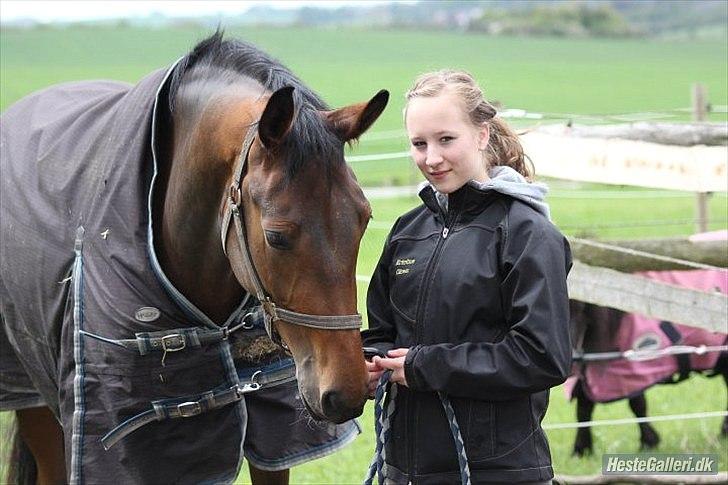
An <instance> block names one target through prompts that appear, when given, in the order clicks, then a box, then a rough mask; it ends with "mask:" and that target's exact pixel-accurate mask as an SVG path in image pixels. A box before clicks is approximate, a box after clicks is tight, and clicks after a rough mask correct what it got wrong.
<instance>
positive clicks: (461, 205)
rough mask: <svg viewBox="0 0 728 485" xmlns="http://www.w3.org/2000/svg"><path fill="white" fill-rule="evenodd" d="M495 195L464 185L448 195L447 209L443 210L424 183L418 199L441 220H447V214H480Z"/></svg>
mask: <svg viewBox="0 0 728 485" xmlns="http://www.w3.org/2000/svg"><path fill="white" fill-rule="evenodd" d="M496 194H497V192H495V191H492V190H488V191H486V190H480V189H478V188H477V187H475V186H474V185H472V184H465V185H463V186H462V187H460V188H459V189H458V190H456V191H455V192H453V193H451V194H449V195H448V197H447V199H448V203H447V209H444V208H443V207H442V206H441V205H440V202H439V201H438V197H437V194H436V192H435V189H434V188H433V187H432V185H430V183H429V182H424V183H423V184H422V188H421V189H420V192H419V196H420V199H422V202H424V204H425V206H426V207H427V208H428V209H429V210H430V211H431V212H432V213H434V214H435V215H439V216H440V217H442V218H443V220H446V219H447V215H448V214H454V213H461V214H464V213H470V212H474V213H476V212H480V211H482V210H483V209H485V207H487V206H488V205H490V203H491V202H492V201H493V200H494V199H495V197H496Z"/></svg>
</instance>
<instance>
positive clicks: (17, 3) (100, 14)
mask: <svg viewBox="0 0 728 485" xmlns="http://www.w3.org/2000/svg"><path fill="white" fill-rule="evenodd" d="M372 3H390V2H389V1H369V0H367V1H348V2H346V1H322V0H303V1H301V0H298V1H293V0H289V1H268V2H266V1H231V0H229V1H207V2H204V1H193V0H167V1H141V0H137V1H118V0H111V1H108V0H107V1H102V0H85V1H57V0H56V1H41V0H0V20H1V21H4V22H7V21H12V20H16V19H21V18H22V19H34V20H37V21H39V22H57V21H75V20H92V19H108V18H120V17H140V16H146V15H149V14H151V13H154V12H159V13H163V14H165V15H168V16H173V17H174V16H176V17H185V16H192V15H214V14H218V13H223V14H239V13H242V12H244V11H245V10H247V9H248V8H250V7H251V6H253V5H255V4H268V5H271V6H274V7H278V8H297V7H300V6H303V5H311V6H317V7H324V8H336V7H341V6H343V5H347V4H354V5H357V4H360V5H363V4H372Z"/></svg>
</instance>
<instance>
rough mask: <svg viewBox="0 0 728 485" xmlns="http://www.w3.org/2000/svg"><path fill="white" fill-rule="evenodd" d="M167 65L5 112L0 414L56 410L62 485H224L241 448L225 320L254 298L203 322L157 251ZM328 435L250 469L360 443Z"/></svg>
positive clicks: (240, 411) (243, 383)
mask: <svg viewBox="0 0 728 485" xmlns="http://www.w3.org/2000/svg"><path fill="white" fill-rule="evenodd" d="M173 69H174V66H173V67H172V68H170V69H169V70H159V71H156V72H154V73H152V74H150V75H149V76H147V77H146V78H144V79H142V80H141V81H140V82H139V83H138V84H136V85H134V86H130V85H128V84H124V83H117V82H104V81H95V82H82V83H71V84H64V85H59V86H54V87H51V88H48V89H46V90H43V91H40V92H37V93H35V94H33V95H31V96H28V97H26V98H24V99H23V100H21V101H19V102H18V103H16V104H15V105H13V106H11V107H10V108H9V109H8V110H7V111H6V112H5V113H3V115H2V117H1V118H0V127H1V130H0V154H1V159H2V177H1V178H0V181H1V184H2V185H1V187H0V209H1V213H0V216H1V217H0V254H1V256H2V258H1V260H0V315H2V329H3V330H2V331H0V373H1V374H0V375H1V379H0V410H17V409H24V408H29V407H36V406H48V407H50V408H51V410H52V411H53V412H54V413H55V415H56V417H57V418H58V420H59V422H60V423H61V425H62V427H63V430H64V436H65V449H66V461H67V471H68V474H69V478H70V481H71V483H79V484H80V483H84V482H86V483H106V482H108V481H109V478H110V477H113V480H114V481H116V482H118V483H150V484H160V483H203V482H215V483H220V482H230V481H232V480H234V478H235V477H236V476H237V474H238V472H239V470H240V466H241V463H242V459H243V454H244V451H245V450H244V440H245V435H246V427H247V410H246V399H244V398H242V396H240V395H237V394H236V393H233V392H231V389H234V388H236V386H237V387H238V388H243V389H247V390H254V389H255V387H256V386H252V385H249V381H250V380H251V377H250V375H251V372H249V371H250V369H247V370H246V371H245V372H240V371H239V370H237V369H236V361H235V358H236V357H239V355H238V354H240V348H237V349H236V342H237V344H238V347H240V342H243V341H244V339H242V338H238V339H237V340H236V339H234V338H225V337H227V333H226V332H224V331H223V330H221V326H227V327H228V328H231V327H235V326H238V325H239V324H240V322H241V319H242V318H244V315H245V314H246V312H248V311H249V310H250V308H251V306H252V305H254V304H257V302H254V301H252V300H253V299H250V300H251V301H243V302H241V305H240V307H239V308H238V309H237V310H236V311H235V312H234V313H233V314H232V315H230V317H229V318H228V320H227V321H226V322H212V321H211V320H210V319H209V318H208V317H207V316H206V315H205V314H204V313H202V312H201V311H200V310H199V309H197V308H196V307H195V306H194V305H192V304H191V303H190V302H189V301H188V300H187V299H186V298H185V297H184V296H183V295H182V294H180V293H179V292H178V291H177V290H176V289H175V288H174V286H173V285H172V284H171V283H170V282H169V280H168V279H167V277H166V276H165V275H164V273H163V271H162V270H161V268H160V266H159V264H158V262H157V259H156V256H155V253H154V246H153V238H152V230H151V221H152V218H151V200H152V193H153V188H154V178H155V175H156V163H155V159H154V148H153V147H154V131H155V129H156V127H155V117H156V113H157V110H159V109H162V108H163V106H164V105H165V103H166V97H163V95H164V94H165V87H166V80H167V79H168V77H169V74H170V73H171V72H172V70H173ZM158 100H159V102H158ZM164 109H166V107H164ZM246 300H247V298H246ZM246 327H247V325H246ZM246 331H248V332H250V331H252V332H253V333H255V332H258V333H256V334H255V335H259V334H263V333H264V330H262V329H261V328H260V327H255V329H253V330H250V329H246ZM236 335H238V334H236ZM255 335H252V334H250V335H248V336H247V337H248V339H250V338H252V337H254V336H255ZM242 345H243V346H244V345H245V344H242ZM276 362H277V364H276ZM269 363H270V362H269ZM267 368H272V369H273V370H272V371H271V372H270V373H266V372H264V373H263V374H261V373H257V372H252V374H256V382H258V383H261V384H263V385H265V384H266V383H269V384H270V385H271V386H272V385H274V384H279V383H286V382H288V383H291V379H292V378H293V377H292V374H293V371H294V370H295V369H294V368H293V364H292V362H290V361H289V362H288V363H286V361H284V360H280V358H278V360H276V361H275V362H274V363H273V364H272V366H268V367H266V369H267ZM246 372H247V374H246ZM241 376H242V377H241ZM290 390H291V392H289V393H288V394H289V399H290V400H291V401H293V399H294V397H291V396H295V395H296V393H295V389H290ZM248 396H251V395H248ZM298 405H299V406H300V408H302V406H301V405H300V403H298ZM291 406H294V404H291ZM291 406H289V407H291ZM267 407H268V408H273V406H270V405H268V406H267ZM292 409H293V408H292ZM294 411H295V409H294ZM265 412H268V413H272V412H273V411H265ZM299 414H300V413H299ZM270 416H272V415H270ZM177 418H180V419H177ZM297 418H299V419H298V421H301V422H302V423H301V424H300V425H299V428H297V429H298V431H296V430H295V429H294V428H293V427H291V428H290V430H287V429H282V430H280V429H279V430H276V429H272V431H273V432H272V433H271V435H272V436H276V440H278V443H277V446H278V447H279V448H282V449H283V450H284V451H286V448H285V446H288V443H287V440H286V439H281V438H282V437H284V438H288V441H295V440H296V438H295V437H294V436H292V435H290V434H289V433H296V432H298V433H299V434H301V433H303V432H305V431H306V429H305V428H306V426H307V425H308V426H309V427H310V423H308V420H307V419H306V418H305V417H304V418H303V419H300V418H301V416H297ZM271 421H274V420H273V419H271ZM279 421H280V420H279ZM270 425H271V426H272V427H273V428H274V427H275V426H279V427H282V426H283V425H285V423H276V422H271V423H270ZM257 426H258V428H260V426H259V423H258V424H257ZM327 426H328V427H327V428H326V429H323V430H319V431H317V430H316V429H315V426H314V427H310V429H309V430H308V431H309V433H308V434H309V435H310V436H313V438H310V437H309V438H307V439H308V441H307V442H305V443H303V444H301V443H298V445H296V446H297V448H296V447H295V446H294V448H295V449H293V451H291V448H290V447H289V449H288V453H287V456H284V457H283V458H282V459H280V460H277V461H268V462H266V461H265V460H263V459H262V461H261V462H260V463H256V465H258V466H259V467H262V468H267V469H276V467H278V468H286V467H288V466H291V465H293V464H296V463H298V462H301V461H306V459H311V458H312V457H315V456H322V455H324V454H328V453H330V452H331V451H333V450H335V449H337V448H338V447H340V446H343V444H345V443H346V442H348V441H350V440H351V439H353V437H354V436H355V435H356V434H358V428H357V427H356V426H355V425H354V423H353V422H350V423H347V424H345V425H341V426H333V425H327ZM316 433H318V435H317V434H316ZM262 435H263V432H262V431H260V430H259V431H257V436H258V437H261V436H262ZM102 439H103V441H102ZM299 441H300V440H299ZM304 441H305V440H304ZM317 446H318V448H316V447H317ZM105 447H106V448H109V449H108V450H107V449H105ZM263 448H265V447H263ZM272 459H273V457H271V460H272ZM266 465H268V466H266Z"/></svg>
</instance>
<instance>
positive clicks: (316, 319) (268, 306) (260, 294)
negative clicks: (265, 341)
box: [220, 121, 362, 345]
mask: <svg viewBox="0 0 728 485" xmlns="http://www.w3.org/2000/svg"><path fill="white" fill-rule="evenodd" d="M257 133H258V122H257V121H256V122H255V123H252V124H251V125H250V129H248V133H247V134H246V135H245V140H244V141H243V147H242V149H241V150H240V157H239V158H238V162H237V163H236V166H235V172H234V174H233V182H232V185H231V186H230V192H229V194H228V196H227V199H226V200H225V207H224V214H223V219H222V227H221V231H220V240H221V242H222V250H223V252H224V253H225V255H227V248H226V240H227V234H228V231H229V230H230V221H231V220H232V221H233V223H234V225H235V234H236V236H237V240H238V245H239V246H240V253H241V254H242V256H243V267H242V270H243V271H244V273H245V274H246V275H247V276H248V280H249V281H250V282H252V283H253V287H254V288H253V289H254V290H255V296H256V297H257V298H258V300H259V301H260V302H261V304H262V305H263V311H264V313H265V319H264V321H265V330H266V332H267V333H268V336H269V337H270V338H271V340H273V341H274V342H275V343H277V344H279V345H283V342H282V340H281V338H280V335H278V332H277V331H275V329H274V328H273V323H274V322H276V321H278V320H283V321H284V322H287V323H291V324H294V325H302V326H304V327H311V328H318V329H323V330H358V329H360V328H361V324H362V318H361V315H360V314H358V313H357V314H354V315H308V314H305V313H298V312H294V311H291V310H287V309H285V308H281V307H278V306H276V304H275V303H274V302H273V300H272V299H271V297H270V296H269V295H268V293H267V292H266V291H265V288H264V287H263V282H262V281H261V279H260V276H259V275H258V271H257V270H256V268H255V265H254V264H253V258H252V256H251V254H250V246H249V245H248V240H247V233H246V230H245V218H244V216H243V213H242V212H243V204H242V194H241V184H242V180H243V173H244V172H245V168H246V166H247V163H248V157H249V155H250V148H251V147H252V146H253V140H254V139H255V136H256V135H257Z"/></svg>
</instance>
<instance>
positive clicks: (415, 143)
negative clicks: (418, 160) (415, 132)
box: [412, 141, 426, 148]
mask: <svg viewBox="0 0 728 485" xmlns="http://www.w3.org/2000/svg"><path fill="white" fill-rule="evenodd" d="M425 145H426V144H425V142H424V141H413V142H412V146H413V147H415V148H422V147H424V146H425Z"/></svg>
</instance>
